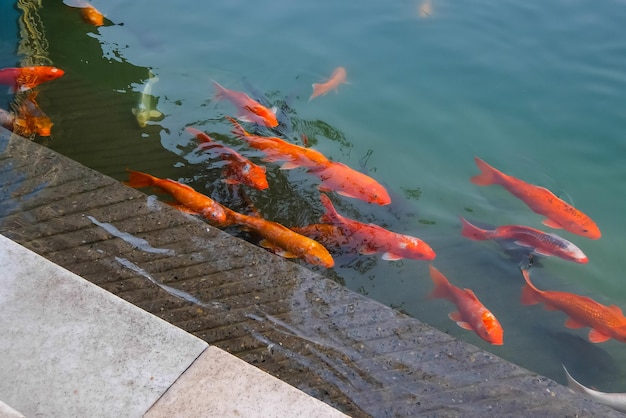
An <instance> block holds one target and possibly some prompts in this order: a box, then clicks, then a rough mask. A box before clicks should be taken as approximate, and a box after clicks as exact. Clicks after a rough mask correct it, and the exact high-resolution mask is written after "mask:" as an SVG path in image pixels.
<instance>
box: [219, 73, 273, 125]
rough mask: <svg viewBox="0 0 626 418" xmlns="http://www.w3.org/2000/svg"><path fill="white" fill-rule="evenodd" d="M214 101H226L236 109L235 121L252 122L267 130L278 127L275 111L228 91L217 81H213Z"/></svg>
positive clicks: (242, 93)
mask: <svg viewBox="0 0 626 418" xmlns="http://www.w3.org/2000/svg"><path fill="white" fill-rule="evenodd" d="M213 86H214V87H215V99H217V100H222V99H226V100H228V101H230V102H231V103H232V104H233V105H234V106H235V107H236V108H237V113H238V114H237V119H239V120H240V121H242V122H253V123H256V124H258V125H263V126H265V127H268V128H274V127H276V126H278V120H277V119H276V109H275V108H269V109H268V108H267V107H265V106H263V105H262V104H261V103H259V102H257V101H256V100H254V99H252V98H251V97H250V96H248V95H247V94H246V93H244V92H241V91H235V90H229V89H227V88H225V87H223V86H222V85H220V84H219V83H218V82H217V81H213Z"/></svg>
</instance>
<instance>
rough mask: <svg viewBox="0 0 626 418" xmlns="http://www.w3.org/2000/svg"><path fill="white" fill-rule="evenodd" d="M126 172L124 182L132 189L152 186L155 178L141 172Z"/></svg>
mask: <svg viewBox="0 0 626 418" xmlns="http://www.w3.org/2000/svg"><path fill="white" fill-rule="evenodd" d="M127 171H128V181H126V182H124V184H126V185H127V186H130V187H134V188H141V187H150V186H154V184H155V183H156V180H157V178H156V177H154V176H151V175H150V174H147V173H142V172H141V171H133V170H127Z"/></svg>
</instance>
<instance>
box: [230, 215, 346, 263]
mask: <svg viewBox="0 0 626 418" xmlns="http://www.w3.org/2000/svg"><path fill="white" fill-rule="evenodd" d="M233 219H234V221H235V222H236V223H237V224H238V225H239V226H242V227H244V228H246V229H249V230H252V231H254V232H256V233H258V234H259V235H261V236H262V237H263V238H264V239H263V241H261V243H260V244H261V246H262V247H265V248H268V249H271V250H273V251H274V252H275V253H276V254H279V255H281V256H283V257H286V258H291V257H298V258H302V259H304V260H305V261H307V262H308V263H311V264H314V265H319V266H323V267H326V268H330V267H332V266H334V265H335V261H334V260H333V257H332V256H331V255H330V253H329V252H328V250H327V249H326V248H324V246H323V245H322V244H320V243H319V242H317V241H314V240H312V239H310V238H308V237H305V236H304V235H300V234H298V233H297V232H294V231H292V230H291V229H289V228H287V227H285V226H283V225H281V224H279V223H277V222H272V221H268V220H265V219H263V218H260V217H256V216H248V215H244V214H241V213H238V212H233Z"/></svg>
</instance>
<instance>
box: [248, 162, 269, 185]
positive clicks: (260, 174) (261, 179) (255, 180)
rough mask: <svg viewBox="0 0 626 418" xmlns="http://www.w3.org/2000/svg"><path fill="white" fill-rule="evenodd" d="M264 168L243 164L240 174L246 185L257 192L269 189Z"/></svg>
mask: <svg viewBox="0 0 626 418" xmlns="http://www.w3.org/2000/svg"><path fill="white" fill-rule="evenodd" d="M265 171H266V169H265V167H264V166H259V165H253V164H250V163H246V164H244V166H243V168H242V173H243V174H244V176H245V178H246V180H247V183H249V184H248V185H249V186H251V187H254V188H255V189H258V190H265V189H267V188H268V187H270V185H269V183H268V182H267V176H266V175H265Z"/></svg>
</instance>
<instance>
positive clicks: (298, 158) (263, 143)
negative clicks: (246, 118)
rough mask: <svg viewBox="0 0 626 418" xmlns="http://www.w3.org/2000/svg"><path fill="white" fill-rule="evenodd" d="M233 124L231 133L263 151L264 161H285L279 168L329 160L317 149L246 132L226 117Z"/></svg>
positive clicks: (317, 164)
mask: <svg viewBox="0 0 626 418" xmlns="http://www.w3.org/2000/svg"><path fill="white" fill-rule="evenodd" d="M226 119H228V120H229V121H230V122H231V123H232V124H233V126H234V129H233V131H232V132H233V134H235V135H236V136H237V137H238V138H240V139H243V140H244V141H246V142H247V143H248V145H250V146H251V147H252V148H255V149H258V150H259V151H263V153H265V155H266V157H265V158H264V161H268V162H276V161H286V162H285V163H284V164H283V165H282V166H281V168H282V169H283V170H290V169H292V168H296V167H318V166H320V165H322V166H326V165H327V164H328V163H329V162H330V161H329V160H328V158H326V157H325V156H324V154H322V153H321V152H319V151H316V150H314V149H312V148H305V147H301V146H299V145H294V144H292V143H289V142H287V141H284V140H282V139H280V138H277V137H270V136H259V135H253V134H251V133H248V132H246V130H245V129H244V128H243V127H242V126H241V125H240V124H239V123H237V121H236V120H234V119H233V118H230V117H228V116H227V117H226Z"/></svg>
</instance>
